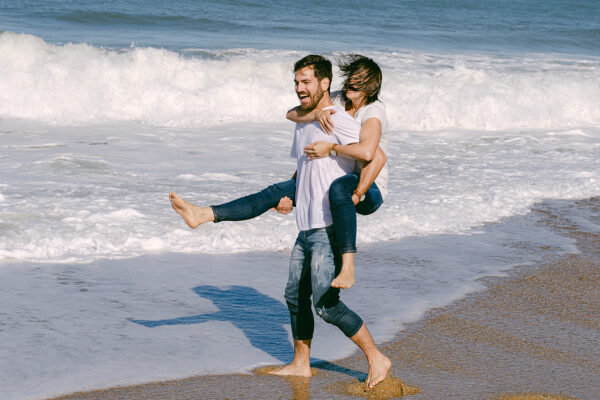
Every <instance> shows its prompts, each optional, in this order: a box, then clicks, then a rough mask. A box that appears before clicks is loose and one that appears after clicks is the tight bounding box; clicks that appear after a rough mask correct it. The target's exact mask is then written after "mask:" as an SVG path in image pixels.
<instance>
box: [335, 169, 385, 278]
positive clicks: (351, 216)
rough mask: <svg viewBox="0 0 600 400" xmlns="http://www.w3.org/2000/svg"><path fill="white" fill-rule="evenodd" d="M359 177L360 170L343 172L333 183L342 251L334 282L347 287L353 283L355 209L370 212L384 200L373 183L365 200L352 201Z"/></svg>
mask: <svg viewBox="0 0 600 400" xmlns="http://www.w3.org/2000/svg"><path fill="white" fill-rule="evenodd" d="M358 181H359V174H358V173H351V174H347V175H344V176H342V177H340V178H338V179H336V180H335V181H333V183H332V184H331V187H330V188H329V203H330V207H331V215H332V218H333V225H334V228H335V233H336V238H337V242H338V246H339V248H340V250H341V253H342V269H341V271H340V273H339V274H338V275H337V276H336V277H335V279H334V280H333V281H332V282H331V286H332V287H335V288H340V289H348V288H349V287H351V286H352V285H353V284H354V253H356V213H357V212H358V213H359V214H362V215H369V214H372V213H374V212H375V211H377V209H378V208H379V207H380V206H381V204H382V203H383V200H382V198H381V193H380V192H379V189H378V188H377V185H376V184H375V183H373V184H372V185H371V187H370V188H369V190H368V191H367V193H365V198H364V200H363V201H361V202H359V203H358V205H356V206H355V205H354V203H353V202H352V194H353V193H354V190H355V189H356V185H357V184H358Z"/></svg>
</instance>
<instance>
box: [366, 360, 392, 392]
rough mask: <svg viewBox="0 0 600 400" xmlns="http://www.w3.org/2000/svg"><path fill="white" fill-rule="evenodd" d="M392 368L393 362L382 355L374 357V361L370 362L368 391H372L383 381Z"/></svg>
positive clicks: (367, 382)
mask: <svg viewBox="0 0 600 400" xmlns="http://www.w3.org/2000/svg"><path fill="white" fill-rule="evenodd" d="M391 367H392V362H391V361H390V359H389V358H387V357H386V356H384V355H383V354H382V353H379V355H377V356H376V357H374V359H373V360H372V361H371V362H369V375H368V376H367V381H366V384H367V389H371V388H373V387H374V386H375V385H377V384H378V383H380V382H381V381H383V380H384V379H385V378H386V376H387V374H388V371H389V370H390V368H391Z"/></svg>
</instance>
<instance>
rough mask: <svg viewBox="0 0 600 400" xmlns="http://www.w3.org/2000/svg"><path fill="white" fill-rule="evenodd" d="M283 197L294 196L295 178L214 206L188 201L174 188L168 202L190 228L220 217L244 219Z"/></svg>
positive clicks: (276, 203) (276, 202)
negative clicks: (198, 204)
mask: <svg viewBox="0 0 600 400" xmlns="http://www.w3.org/2000/svg"><path fill="white" fill-rule="evenodd" d="M283 197H289V198H290V199H292V200H294V199H295V197H296V181H295V180H293V179H290V180H289V181H285V182H280V183H276V184H274V185H271V186H269V187H267V188H265V189H263V190H261V191H260V192H257V193H253V194H251V195H248V196H244V197H240V198H239V199H236V200H233V201H230V202H228V203H224V204H220V205H217V206H210V207H200V206H196V205H194V204H192V203H189V202H187V201H185V200H184V199H182V198H181V197H179V196H178V195H177V194H176V193H175V192H172V193H169V199H170V200H171V206H172V207H173V210H175V212H177V214H179V215H181V217H182V218H183V220H184V221H185V222H186V223H187V224H188V226H189V227H190V228H192V229H194V228H196V227H198V226H199V225H202V224H204V223H206V222H209V221H213V222H220V221H244V220H247V219H252V218H254V217H257V216H259V215H261V214H263V213H264V212H266V211H267V210H269V209H270V208H273V207H276V206H277V205H278V204H279V200H281V199H282V198H283Z"/></svg>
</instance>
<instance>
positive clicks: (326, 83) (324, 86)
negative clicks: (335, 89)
mask: <svg viewBox="0 0 600 400" xmlns="http://www.w3.org/2000/svg"><path fill="white" fill-rule="evenodd" d="M319 85H321V90H322V91H324V92H326V91H327V89H329V85H331V81H330V80H329V78H323V79H321V81H320V82H319Z"/></svg>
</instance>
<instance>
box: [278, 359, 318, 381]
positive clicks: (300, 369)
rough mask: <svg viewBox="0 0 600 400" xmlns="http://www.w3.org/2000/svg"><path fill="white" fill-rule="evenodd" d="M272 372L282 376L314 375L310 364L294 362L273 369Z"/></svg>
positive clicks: (306, 376)
mask: <svg viewBox="0 0 600 400" xmlns="http://www.w3.org/2000/svg"><path fill="white" fill-rule="evenodd" d="M270 374H272V375H280V376H303V377H305V378H310V377H311V376H312V373H311V372H310V365H296V364H294V363H291V364H288V365H286V366H284V367H283V368H280V369H277V370H275V371H272V372H270Z"/></svg>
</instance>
